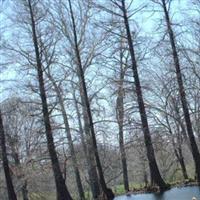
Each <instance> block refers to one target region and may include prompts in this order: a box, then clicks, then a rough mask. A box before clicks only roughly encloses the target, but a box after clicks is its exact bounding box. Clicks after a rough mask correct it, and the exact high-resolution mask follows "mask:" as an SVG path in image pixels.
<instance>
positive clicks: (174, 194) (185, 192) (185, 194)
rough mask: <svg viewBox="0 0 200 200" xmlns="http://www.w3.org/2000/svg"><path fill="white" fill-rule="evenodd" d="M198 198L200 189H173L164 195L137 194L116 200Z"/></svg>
mask: <svg viewBox="0 0 200 200" xmlns="http://www.w3.org/2000/svg"><path fill="white" fill-rule="evenodd" d="M192 197H196V198H197V200H200V187H198V186H191V187H181V188H172V189H171V190H168V191H166V192H164V193H162V194H153V193H152V194H136V195H131V196H126V195H123V196H118V197H116V198H115V200H192Z"/></svg>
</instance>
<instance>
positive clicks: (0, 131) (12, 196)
mask: <svg viewBox="0 0 200 200" xmlns="http://www.w3.org/2000/svg"><path fill="white" fill-rule="evenodd" d="M0 141H1V152H2V159H3V168H4V173H5V177H6V185H7V190H8V198H9V200H17V196H16V193H15V190H14V186H13V183H12V178H11V173H10V169H9V165H8V158H7V152H6V141H5V133H4V127H3V119H2V114H1V111H0Z"/></svg>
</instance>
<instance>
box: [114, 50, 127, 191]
mask: <svg viewBox="0 0 200 200" xmlns="http://www.w3.org/2000/svg"><path fill="white" fill-rule="evenodd" d="M122 51H123V50H122V47H121V48H120V78H119V81H118V85H119V86H118V93H117V94H118V95H117V100H116V115H117V116H116V117H117V122H118V127H119V148H120V154H121V163H122V172H123V181H124V189H125V191H126V192H128V191H129V181H128V170H127V162H126V151H125V147H124V131H123V126H124V73H125V69H124V65H123V52H122Z"/></svg>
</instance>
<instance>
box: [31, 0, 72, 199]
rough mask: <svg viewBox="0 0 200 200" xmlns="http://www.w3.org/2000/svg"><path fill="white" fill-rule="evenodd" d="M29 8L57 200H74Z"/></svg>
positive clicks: (32, 17) (32, 15) (32, 16)
mask: <svg viewBox="0 0 200 200" xmlns="http://www.w3.org/2000/svg"><path fill="white" fill-rule="evenodd" d="M28 7H29V12H30V17H31V29H32V40H33V45H34V49H35V57H36V63H37V74H38V81H39V91H40V97H41V101H42V113H43V120H44V125H45V133H46V138H47V147H48V151H49V155H50V158H51V162H52V167H53V173H54V178H55V184H56V191H57V199H58V200H72V197H71V195H70V194H69V191H68V189H67V186H66V184H65V180H64V178H63V176H62V172H61V169H60V165H59V161H58V157H57V153H56V150H55V145H54V139H53V133H52V128H51V123H50V116H49V111H48V104H47V97H46V91H45V86H44V78H43V69H42V63H41V59H40V52H39V47H38V40H37V34H36V25H35V19H34V14H33V9H32V4H31V0H28Z"/></svg>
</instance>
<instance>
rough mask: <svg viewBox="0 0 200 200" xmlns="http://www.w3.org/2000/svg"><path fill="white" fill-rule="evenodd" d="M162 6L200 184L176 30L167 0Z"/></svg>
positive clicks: (199, 162) (199, 156)
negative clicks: (173, 27)
mask: <svg viewBox="0 0 200 200" xmlns="http://www.w3.org/2000/svg"><path fill="white" fill-rule="evenodd" d="M162 7H163V10H164V14H165V20H166V24H167V31H168V34H169V39H170V44H171V48H172V54H173V59H174V66H175V69H176V77H177V82H178V87H179V94H180V98H181V103H182V108H183V113H184V118H185V123H186V127H187V133H188V137H189V140H190V144H191V150H192V155H193V159H194V163H195V169H196V175H197V181H198V183H199V184H200V153H199V149H198V146H197V143H196V141H195V136H194V133H193V129H192V123H191V119H190V113H189V108H188V104H187V99H186V93H185V88H184V85H183V79H182V73H181V68H180V62H179V56H178V53H177V48H176V43H175V37H174V32H173V29H172V26H171V21H170V18H169V13H168V10H167V6H166V0H162Z"/></svg>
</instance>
